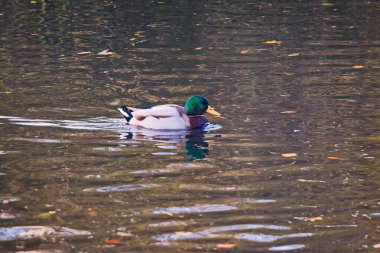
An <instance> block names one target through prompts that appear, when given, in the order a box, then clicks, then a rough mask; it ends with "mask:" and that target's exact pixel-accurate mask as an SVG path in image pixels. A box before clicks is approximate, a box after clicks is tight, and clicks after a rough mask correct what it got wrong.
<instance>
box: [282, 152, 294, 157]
mask: <svg viewBox="0 0 380 253" xmlns="http://www.w3.org/2000/svg"><path fill="white" fill-rule="evenodd" d="M281 156H282V157H286V158H289V157H296V156H297V154H296V153H284V154H281Z"/></svg>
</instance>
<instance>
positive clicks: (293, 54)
mask: <svg viewBox="0 0 380 253" xmlns="http://www.w3.org/2000/svg"><path fill="white" fill-rule="evenodd" d="M299 55H300V53H291V54H288V56H290V57H294V56H299Z"/></svg>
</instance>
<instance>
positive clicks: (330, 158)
mask: <svg viewBox="0 0 380 253" xmlns="http://www.w3.org/2000/svg"><path fill="white" fill-rule="evenodd" d="M326 158H327V159H329V160H341V158H340V157H337V156H328V157H326Z"/></svg>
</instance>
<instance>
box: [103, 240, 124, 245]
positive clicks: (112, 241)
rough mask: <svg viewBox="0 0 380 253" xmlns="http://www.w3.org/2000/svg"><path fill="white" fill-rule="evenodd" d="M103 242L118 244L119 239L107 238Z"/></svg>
mask: <svg viewBox="0 0 380 253" xmlns="http://www.w3.org/2000/svg"><path fill="white" fill-rule="evenodd" d="M104 242H105V243H108V244H120V243H121V241H120V240H118V239H107V240H104Z"/></svg>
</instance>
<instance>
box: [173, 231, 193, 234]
mask: <svg viewBox="0 0 380 253" xmlns="http://www.w3.org/2000/svg"><path fill="white" fill-rule="evenodd" d="M175 234H176V235H189V234H192V233H191V232H186V231H176V232H175Z"/></svg>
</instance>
